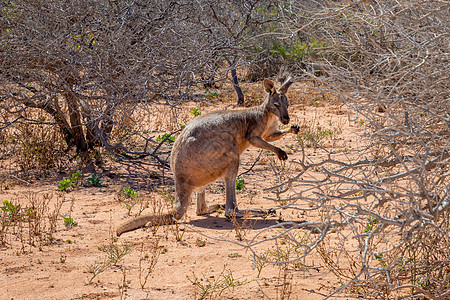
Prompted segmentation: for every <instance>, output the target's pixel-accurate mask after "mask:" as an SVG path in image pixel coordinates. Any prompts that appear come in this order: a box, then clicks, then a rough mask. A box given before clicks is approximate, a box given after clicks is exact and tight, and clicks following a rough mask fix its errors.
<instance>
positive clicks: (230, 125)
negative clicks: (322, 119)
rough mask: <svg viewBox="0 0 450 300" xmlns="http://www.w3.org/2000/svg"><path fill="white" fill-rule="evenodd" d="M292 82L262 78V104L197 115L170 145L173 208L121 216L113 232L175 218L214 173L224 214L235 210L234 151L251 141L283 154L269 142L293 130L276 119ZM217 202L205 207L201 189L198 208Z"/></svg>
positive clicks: (285, 117)
mask: <svg viewBox="0 0 450 300" xmlns="http://www.w3.org/2000/svg"><path fill="white" fill-rule="evenodd" d="M291 84H292V81H291V79H288V80H287V81H286V82H285V83H284V84H283V85H282V86H281V88H280V89H279V92H277V90H276V89H275V86H274V83H273V82H272V81H270V80H268V79H265V80H264V88H265V90H266V92H267V93H268V96H267V98H266V100H265V101H264V103H263V104H262V105H261V106H258V107H255V108H250V109H246V110H238V111H216V112H212V113H208V114H204V115H201V116H198V117H196V118H195V119H194V120H192V121H191V122H190V123H189V124H188V125H187V126H186V127H185V128H184V130H183V131H182V132H181V134H180V136H179V137H178V138H177V139H176V141H175V144H174V145H173V149H172V154H171V157H170V164H171V167H172V171H173V173H174V177H175V190H176V194H177V197H176V203H175V208H174V209H173V210H172V211H170V212H169V213H167V214H164V215H161V216H156V215H143V216H139V217H137V218H135V219H132V220H129V221H126V222H125V223H123V224H122V225H120V226H119V227H118V228H117V235H118V236H119V235H121V234H122V233H124V232H127V231H131V230H134V229H137V228H139V227H142V226H145V225H149V226H150V225H163V224H168V223H171V222H172V221H173V219H174V218H175V219H180V218H181V217H182V216H183V215H184V214H185V212H186V210H187V207H188V205H189V199H190V196H191V194H192V192H193V191H194V190H197V189H199V188H202V187H204V186H206V185H207V184H209V183H211V182H213V181H215V180H216V179H219V178H222V177H223V178H224V179H225V186H226V203H225V215H226V216H227V217H230V216H232V215H234V214H236V213H237V204H236V191H235V184H236V176H237V173H238V168H239V157H240V155H241V153H242V152H244V151H245V150H246V149H247V148H248V147H250V146H251V145H253V146H255V147H258V148H261V149H266V150H269V151H272V152H274V153H275V154H276V155H277V156H278V158H279V159H281V160H286V159H287V155H286V152H284V151H283V150H281V149H280V148H278V147H275V146H273V145H271V144H269V143H268V142H272V141H276V140H278V139H280V138H281V137H282V136H284V135H285V134H287V133H294V134H296V133H298V130H299V129H298V126H292V127H291V128H290V129H288V130H284V131H279V130H278V129H277V125H278V121H277V120H280V121H281V122H282V123H283V124H287V123H289V114H288V110H287V108H288V105H289V102H288V100H287V98H286V96H285V93H286V92H287V90H288V88H289V86H290V85H291ZM216 208H217V206H212V207H208V206H207V205H206V201H205V193H204V190H202V191H201V192H199V193H198V196H197V214H198V215H201V214H207V213H210V212H211V211H214V210H215V209H216Z"/></svg>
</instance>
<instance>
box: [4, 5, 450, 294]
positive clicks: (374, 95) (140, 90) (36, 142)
mask: <svg viewBox="0 0 450 300" xmlns="http://www.w3.org/2000/svg"><path fill="white" fill-rule="evenodd" d="M1 6H2V9H1V11H0V80H1V81H0V112H1V115H0V164H1V171H0V199H1V200H2V204H0V206H1V211H0V247H1V248H0V254H1V256H0V258H1V259H0V264H1V263H4V262H6V261H7V260H8V256H7V255H6V253H12V252H14V253H15V255H16V256H19V257H20V256H21V255H25V254H26V253H30V252H33V251H36V250H37V249H42V248H43V247H50V248H51V247H57V246H56V245H60V246H61V244H70V243H71V242H72V241H71V239H69V238H67V239H66V240H62V238H61V237H58V238H55V235H58V234H63V233H64V234H66V233H67V230H74V229H73V228H76V227H77V226H78V224H77V217H74V216H73V215H74V214H77V216H78V217H80V216H81V214H80V213H77V212H75V210H74V206H76V205H75V204H74V203H75V202H76V201H75V196H72V195H81V194H76V193H84V191H89V190H94V189H96V188H97V189H100V186H101V185H102V182H103V183H104V186H106V188H105V187H104V189H108V188H109V186H111V187H112V182H115V183H117V185H118V186H120V188H117V189H114V190H113V191H110V192H111V193H114V195H115V199H116V200H119V201H116V202H114V206H113V207H117V208H118V209H119V208H120V209H122V210H123V211H122V212H121V213H118V212H117V213H116V212H114V213H115V215H114V216H115V217H118V216H119V215H120V216H122V215H123V214H125V213H127V214H128V215H130V214H140V213H142V211H144V210H145V211H146V212H148V211H151V212H153V213H156V214H157V213H161V212H162V211H163V210H165V209H167V207H170V205H171V203H172V202H173V194H174V193H173V190H171V178H170V176H168V172H169V171H168V170H169V169H168V163H167V158H168V156H169V154H170V147H171V144H172V141H173V140H174V139H175V138H176V136H177V134H178V133H179V132H180V130H181V129H182V128H183V126H184V125H185V124H186V123H187V122H188V121H189V120H190V119H192V118H194V117H195V116H196V115H198V114H200V113H202V112H205V111H209V110H213V109H214V108H216V107H220V108H230V107H233V105H231V104H230V100H229V99H230V98H233V97H236V99H237V101H236V100H233V101H234V102H238V103H239V104H243V105H245V106H252V105H255V104H257V103H258V101H260V100H261V99H262V94H261V92H260V91H259V90H258V91H256V86H257V85H258V84H257V83H254V82H257V81H258V80H260V79H262V78H263V77H265V76H270V77H275V76H278V77H279V78H280V80H282V79H283V77H285V76H286V74H288V73H289V74H292V75H293V76H295V78H296V79H297V83H296V84H295V92H293V94H292V95H291V96H290V99H292V102H293V107H294V108H295V109H297V110H299V111H300V110H302V111H304V114H303V115H301V114H298V113H297V114H295V120H296V121H297V122H298V123H299V125H301V128H302V131H301V133H300V134H299V136H298V137H297V138H296V139H295V141H294V142H295V143H291V144H290V146H289V147H290V153H288V155H290V156H291V157H292V159H291V161H290V162H289V163H288V164H281V163H279V162H278V161H276V160H275V159H274V158H273V157H272V156H270V155H268V154H266V153H261V152H258V151H256V150H255V151H256V152H255V153H254V155H253V156H251V159H249V158H247V159H246V161H244V162H243V164H244V165H245V166H244V167H243V168H241V172H242V174H241V175H242V176H244V175H250V174H252V173H254V171H255V170H256V168H257V167H258V166H262V169H258V172H259V171H261V170H263V171H262V172H265V173H271V174H274V175H273V176H272V177H269V178H268V179H267V181H265V183H264V184H262V185H261V186H258V187H255V188H254V189H253V188H249V187H247V192H246V193H245V198H246V200H245V201H247V202H246V203H247V204H248V205H252V204H253V203H254V202H253V201H255V200H254V198H255V197H256V199H257V198H258V197H261V196H260V195H259V194H258V193H260V192H263V193H265V194H264V195H266V196H265V198H266V199H264V201H266V202H265V203H266V204H265V205H266V206H267V205H271V206H272V208H273V210H274V211H275V212H276V213H278V214H279V215H278V216H279V217H280V216H281V215H280V212H281V214H282V215H283V216H286V215H291V214H296V215H299V216H301V217H302V218H304V219H293V220H289V221H288V220H287V219H288V218H285V217H284V218H281V217H280V220H279V222H272V223H271V222H269V223H268V224H269V225H267V226H262V227H261V226H260V227H257V226H256V227H255V223H252V222H253V221H254V220H251V219H247V218H244V219H243V220H233V222H232V224H233V228H232V230H233V232H234V235H235V236H231V237H230V236H229V235H222V234H214V231H203V232H199V230H198V228H196V227H195V226H193V225H192V222H189V220H184V223H183V222H182V223H180V224H175V225H172V226H164V227H163V228H151V229H150V233H147V235H146V238H144V239H142V240H141V241H139V242H137V241H134V242H131V243H129V242H127V241H122V240H121V239H122V238H121V239H119V240H117V239H116V238H114V237H113V236H111V233H110V234H107V233H105V232H103V237H104V239H107V241H106V243H104V244H102V245H99V243H102V242H105V240H102V241H97V244H96V245H97V246H94V247H95V248H96V249H97V250H99V251H100V252H102V253H104V256H102V257H101V259H100V260H95V259H88V263H87V267H86V272H87V273H88V274H89V276H86V277H89V278H87V279H86V281H87V282H86V283H87V284H92V283H94V282H95V280H97V279H98V276H99V275H100V274H105V273H106V271H107V270H114V272H117V271H120V272H121V281H120V283H119V284H118V285H116V286H118V290H117V292H116V293H113V294H111V295H109V296H108V294H105V295H103V296H104V297H120V298H125V297H126V296H127V293H130V289H131V287H130V283H129V280H128V279H127V278H129V277H130V276H132V275H131V273H133V272H135V271H138V277H139V280H138V282H139V285H140V287H141V288H142V290H144V289H145V288H148V287H149V285H151V284H150V281H151V280H150V279H149V278H153V277H151V276H152V274H153V273H154V272H155V266H157V262H158V260H161V256H163V255H164V253H166V252H167V248H166V246H161V244H162V241H164V243H166V244H167V240H168V239H173V240H174V241H175V243H183V242H184V243H185V240H186V236H184V234H185V233H186V232H188V233H191V234H193V233H194V234H196V238H195V243H194V244H195V247H198V251H199V252H201V251H202V250H203V249H206V247H205V246H206V245H207V242H206V241H207V240H208V241H215V242H216V243H222V242H226V243H225V244H227V245H231V246H230V247H231V248H233V249H235V248H236V247H237V248H239V249H245V250H246V251H248V252H246V253H250V254H251V255H252V257H253V260H252V262H251V264H252V266H253V268H254V270H255V271H254V272H256V275H257V276H256V278H255V279H254V280H255V282H257V283H258V286H259V290H260V291H261V294H260V295H261V297H267V298H277V299H288V298H290V297H292V296H293V290H294V291H297V290H296V287H295V284H293V282H294V281H295V282H296V284H297V285H301V284H302V281H301V279H299V278H296V276H297V273H296V271H299V270H300V271H301V272H303V273H302V276H304V277H301V276H300V277H301V278H303V279H305V278H306V275H305V274H311V273H307V272H314V274H315V275H314V276H317V277H323V278H333V279H332V280H331V283H330V284H328V285H327V287H326V289H325V291H326V292H324V291H321V294H319V295H320V296H321V297H324V298H334V297H336V298H338V297H341V296H345V297H350V296H355V297H362V298H365V299H380V298H383V299H405V298H408V299H411V298H417V299H422V298H426V299H447V298H449V297H450V239H449V238H450V236H449V232H450V228H449V227H450V209H449V207H450V100H449V90H450V78H449V74H450V70H449V59H450V57H449V55H450V54H449V44H450V36H449V32H450V28H449V27H450V26H449V23H450V18H449V15H450V4H449V3H448V2H447V1H426V0H425V1H418V0H409V1H406V0H405V1H403V0H401V1H297V0H290V1H283V0H280V1H270V0H260V1H258V0H253V1H222V0H205V1H203V0H202V1H193V0H192V1H191V0H184V1H173V2H172V1H109V2H108V1H81V0H80V1H46V2H45V3H41V2H36V1H3V2H2V4H1ZM234 95H236V96H234ZM233 99H234V98H233ZM319 106H325V107H327V108H328V109H329V110H335V111H336V112H337V113H336V118H337V120H341V121H342V120H347V122H349V123H352V124H356V126H354V127H353V129H352V130H353V131H352V132H350V131H349V129H348V128H344V126H343V125H342V124H341V123H339V122H341V121H338V122H337V123H336V122H333V121H331V120H330V121H328V120H324V119H323V116H321V115H320V114H319V115H317V112H318V111H319V110H315V112H316V113H315V115H313V116H311V115H308V116H307V115H306V112H307V111H308V112H309V111H310V110H308V109H309V108H311V107H313V108H317V107H319ZM342 111H345V112H346V113H347V115H346V116H342V115H339V114H342V113H341V112H342ZM319 112H321V111H319ZM322 112H323V111H322ZM338 112H339V114H338ZM339 116H340V118H339ZM305 120H312V121H311V122H310V123H307V122H306V121H305ZM327 122H328V123H327ZM355 128H356V129H355ZM346 134H348V136H344V137H342V139H345V140H346V141H347V143H339V138H337V137H336V136H339V135H342V136H343V135H346ZM350 136H351V139H350ZM355 139H356V140H355ZM283 147H285V146H283ZM250 160H251V161H250ZM106 164H107V165H114V168H117V169H121V170H127V175H126V176H129V177H128V178H127V181H126V182H127V184H128V185H124V184H123V181H120V180H121V179H123V177H124V176H125V175H124V174H120V172H119V171H118V172H115V171H111V170H109V171H108V172H106V171H105V168H104V167H103V166H104V165H106ZM130 170H133V171H130ZM133 172H134V173H133ZM143 174H145V175H143ZM261 176H262V175H261ZM242 178H243V177H241V179H238V182H237V188H238V189H242V188H244V181H243V180H242ZM240 180H241V181H240ZM31 182H34V184H36V183H39V184H50V185H52V186H53V187H54V191H53V192H43V193H42V192H34V191H29V192H26V188H25V189H23V188H22V189H21V188H20V187H27V185H28V184H30V183H31ZM106 182H111V185H106ZM156 187H157V188H156ZM261 187H263V188H264V189H263V190H261ZM14 189H18V190H20V191H21V193H19V194H17V195H16V196H14V197H12V198H10V195H11V194H8V191H13V190H14ZM95 191H97V190H95ZM103 192H105V191H104V190H103ZM208 192H209V193H212V194H214V195H216V194H217V195H221V196H223V193H224V192H223V187H221V185H220V184H217V185H212V186H211V187H209V188H208ZM242 198H244V196H242V197H241V199H242ZM260 200H262V199H259V200H258V201H260ZM240 201H243V200H240ZM264 201H262V202H261V203H264ZM221 202H222V201H221ZM240 203H241V202H240ZM247 204H246V205H247ZM258 204H260V202H258ZM114 209H115V208H113V210H114ZM100 210H101V208H100ZM190 210H193V209H192V207H191V208H190ZM123 212H125V213H123ZM218 214H220V212H219V213H218ZM102 216H103V217H104V218H107V220H106V219H105V220H102V221H100V220H97V219H95V220H94V219H92V220H91V221H92V222H91V225H92V226H96V225H98V226H100V225H99V224H98V223H102V222H106V223H107V224H109V226H110V227H113V226H115V223H114V222H112V221H111V220H110V218H113V217H112V215H108V213H106V212H105V213H103V214H102ZM283 219H284V220H285V221H283ZM94 221H95V222H94ZM300 221H302V222H300ZM61 222H64V225H63V226H64V228H61V226H60V225H61ZM96 222H98V223H96ZM57 224H60V225H57ZM104 226H105V225H104ZM107 227H108V226H107ZM71 228H72V229H71ZM80 230H81V229H80ZM113 230H114V228H110V232H113ZM136 234H139V235H140V234H141V232H139V233H136ZM204 247H205V248H204ZM130 253H132V254H130ZM4 254H5V255H4ZM8 255H10V254H8ZM65 255H68V254H67V253H66V254H64V255H62V256H61V257H60V263H64V262H65V261H66V259H67V257H66V256H65ZM128 255H135V256H136V259H137V261H138V262H139V263H138V265H137V266H135V268H134V269H130V268H128V269H127V267H125V266H124V263H122V261H123V258H124V257H126V256H128ZM226 255H228V257H229V258H230V259H234V258H235V257H237V256H239V255H241V254H239V253H238V252H236V253H234V252H233V253H229V252H227V251H226ZM319 260H320V261H321V262H320V266H319V265H318V261H319ZM269 267H273V268H274V270H277V272H278V273H277V276H276V280H277V281H278V282H276V283H273V282H269V280H268V279H267V278H266V279H260V275H261V274H262V273H261V272H263V269H264V268H269ZM168 268H170V267H168ZM210 271H211V272H212V270H209V269H208V268H206V269H200V270H197V271H195V272H194V273H187V274H184V275H183V276H186V275H187V278H185V281H186V282H188V283H190V284H191V286H193V287H194V288H195V294H194V295H195V296H194V297H197V298H201V299H206V298H220V297H223V296H224V295H226V293H227V292H229V291H233V290H234V289H238V288H241V289H245V287H246V286H248V285H249V282H250V281H248V280H247V279H246V278H241V277H235V276H234V275H233V272H234V271H235V270H232V269H230V268H229V267H224V268H223V269H220V270H219V269H215V273H214V275H211V274H210ZM168 272H172V271H168ZM135 273H136V272H135ZM134 275H136V274H134ZM134 275H133V276H134ZM136 276H137V275H136ZM155 280H156V279H155ZM333 280H334V281H333ZM271 284H273V285H272V286H271V287H274V288H273V289H272V290H270V291H268V290H269V287H268V286H270V285H271ZM148 295H149V292H148V293H147V296H148ZM233 295H234V294H233ZM251 295H252V294H251V293H250V294H247V295H246V298H248V297H250V296H251ZM165 296H168V294H165ZM235 297H236V298H238V297H239V294H237V296H236V295H235Z"/></svg>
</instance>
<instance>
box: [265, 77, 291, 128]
mask: <svg viewBox="0 0 450 300" xmlns="http://www.w3.org/2000/svg"><path fill="white" fill-rule="evenodd" d="M292 83H293V81H292V78H291V77H289V78H288V79H287V80H286V81H285V82H284V83H283V85H282V86H281V87H280V88H279V90H278V91H277V90H276V89H275V85H274V83H273V82H272V80H270V79H264V89H265V90H266V92H267V93H268V94H269V101H268V103H267V105H266V109H267V110H268V111H269V112H271V113H273V114H274V115H276V116H277V117H278V119H279V120H280V122H281V123H283V124H288V123H289V113H288V107H289V101H288V99H287V97H286V92H287V90H288V89H289V87H290V86H291V84H292Z"/></svg>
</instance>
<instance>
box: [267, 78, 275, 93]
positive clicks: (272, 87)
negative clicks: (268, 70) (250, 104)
mask: <svg viewBox="0 0 450 300" xmlns="http://www.w3.org/2000/svg"><path fill="white" fill-rule="evenodd" d="M264 89H265V90H266V92H267V93H268V94H269V95H272V94H274V93H276V90H275V84H273V81H272V80H270V79H267V78H266V79H264Z"/></svg>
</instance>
